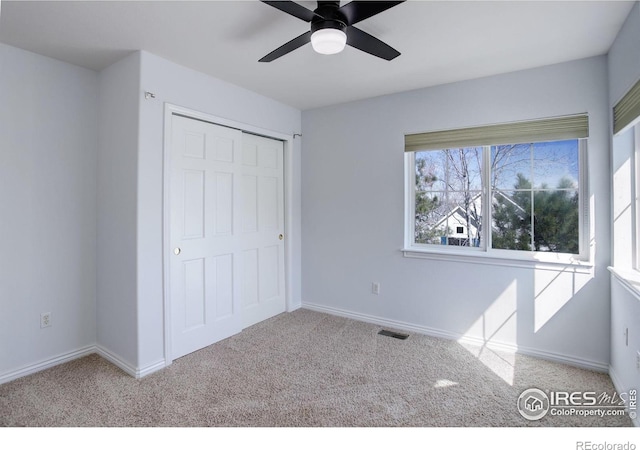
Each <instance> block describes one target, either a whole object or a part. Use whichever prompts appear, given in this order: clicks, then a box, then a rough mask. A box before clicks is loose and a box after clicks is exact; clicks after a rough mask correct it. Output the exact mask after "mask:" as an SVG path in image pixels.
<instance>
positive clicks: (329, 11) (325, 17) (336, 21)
mask: <svg viewBox="0 0 640 450" xmlns="http://www.w3.org/2000/svg"><path fill="white" fill-rule="evenodd" d="M339 8H340V2H339V1H338V2H334V1H320V2H318V7H317V8H316V9H315V11H314V12H315V13H316V16H314V18H313V19H312V20H311V32H316V31H318V30H323V29H325V28H332V29H334V30H340V31H342V32H343V33H344V32H345V30H346V29H347V18H346V17H345V16H344V14H342V13H340V11H339Z"/></svg>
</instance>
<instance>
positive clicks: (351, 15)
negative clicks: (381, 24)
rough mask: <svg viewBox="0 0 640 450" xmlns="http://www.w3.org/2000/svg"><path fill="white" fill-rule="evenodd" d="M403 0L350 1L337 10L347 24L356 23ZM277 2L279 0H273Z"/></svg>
mask: <svg viewBox="0 0 640 450" xmlns="http://www.w3.org/2000/svg"><path fill="white" fill-rule="evenodd" d="M403 2H404V0H402V1H398V2H383V1H377V2H358V1H355V2H351V3H347V4H346V5H344V6H343V7H341V8H340V9H339V10H338V11H340V12H341V13H342V14H344V16H345V17H346V19H347V25H353V24H356V23H358V22H360V21H362V20H364V19H368V18H369V17H372V16H375V15H376V14H378V13H381V12H382V11H386V10H387V9H389V8H392V7H394V6H396V5H399V4H400V3H403ZM274 3H279V2H274Z"/></svg>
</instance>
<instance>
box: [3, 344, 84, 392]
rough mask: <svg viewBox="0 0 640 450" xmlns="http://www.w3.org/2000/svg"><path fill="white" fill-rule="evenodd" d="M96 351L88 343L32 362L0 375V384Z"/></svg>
mask: <svg viewBox="0 0 640 450" xmlns="http://www.w3.org/2000/svg"><path fill="white" fill-rule="evenodd" d="M95 352H96V348H95V346H94V345H88V346H86V347H82V348H79V349H77V350H73V351H70V352H66V353H61V354H59V355H57V356H54V357H53V358H48V359H44V360H42V361H38V362H37V363H34V364H29V365H27V366H23V367H21V368H19V369H16V370H12V371H10V372H7V373H4V374H1V375H0V384H4V383H8V382H9V381H13V380H16V379H18V378H22V377H26V376H27V375H31V374H34V373H36V372H40V371H41V370H45V369H49V368H51V367H54V366H57V365H59V364H64V363H66V362H69V361H73V360H74V359H78V358H82V357H83V356H87V355H90V354H92V353H95Z"/></svg>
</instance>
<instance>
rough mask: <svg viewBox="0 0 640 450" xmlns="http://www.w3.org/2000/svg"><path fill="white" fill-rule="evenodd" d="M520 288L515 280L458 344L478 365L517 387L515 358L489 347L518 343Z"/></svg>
mask: <svg viewBox="0 0 640 450" xmlns="http://www.w3.org/2000/svg"><path fill="white" fill-rule="evenodd" d="M517 287H518V285H517V280H513V281H512V282H511V284H509V285H508V286H507V287H506V288H505V289H504V290H503V291H502V293H501V294H500V295H499V296H498V298H497V299H496V300H495V301H494V302H493V303H492V304H491V305H490V306H489V307H488V308H487V309H486V310H485V311H484V312H483V313H482V314H481V315H480V317H478V319H477V320H476V321H475V322H474V323H473V325H471V326H470V327H469V329H468V330H467V331H466V333H464V335H463V336H462V338H460V339H459V340H458V343H459V344H460V345H462V346H463V347H464V348H465V349H466V350H467V351H469V352H470V353H471V354H473V356H475V357H476V358H477V359H478V361H480V362H481V363H482V364H484V365H485V366H486V367H487V368H488V369H489V370H491V371H492V372H493V373H495V374H496V375H497V376H499V377H500V378H501V379H502V380H504V381H505V382H506V383H508V384H509V385H513V373H514V363H515V355H510V354H509V353H508V352H505V353H504V354H502V353H499V352H497V351H494V350H492V349H490V348H489V346H491V345H492V344H496V345H498V346H499V345H500V343H501V342H516V341H517V331H518V322H517V318H518V317H517V309H518V304H517V302H518V289H517ZM476 342H477V344H476Z"/></svg>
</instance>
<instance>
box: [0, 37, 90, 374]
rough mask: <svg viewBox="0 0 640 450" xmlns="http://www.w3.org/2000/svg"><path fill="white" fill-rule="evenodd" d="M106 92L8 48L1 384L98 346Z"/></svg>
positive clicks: (0, 122) (1, 200)
mask: <svg viewBox="0 0 640 450" xmlns="http://www.w3.org/2000/svg"><path fill="white" fill-rule="evenodd" d="M97 87H98V77H97V74H96V73H95V72H93V71H90V70H86V69H82V68H79V67H76V66H72V65H69V64H66V63H62V62H59V61H56V60H53V59H50V58H46V57H43V56H39V55H36V54H34V53H30V52H26V51H24V50H20V49H17V48H14V47H10V46H7V45H3V44H0V242H1V243H2V244H1V247H2V250H1V251H0V382H2V381H8V379H10V378H11V373H15V371H19V370H20V369H27V370H28V368H29V367H41V366H38V364H40V363H46V362H47V361H52V359H55V357H57V356H59V355H66V354H69V353H72V352H74V351H77V350H81V349H83V348H85V347H87V346H92V345H93V344H94V343H95V326H96V312H95V291H96V263H95V261H96V246H95V240H96V179H95V172H96V155H97V123H98V122H97ZM41 312H51V315H52V316H51V318H52V326H51V327H50V328H44V329H41V328H40V313H41ZM20 373H21V374H24V372H20Z"/></svg>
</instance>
